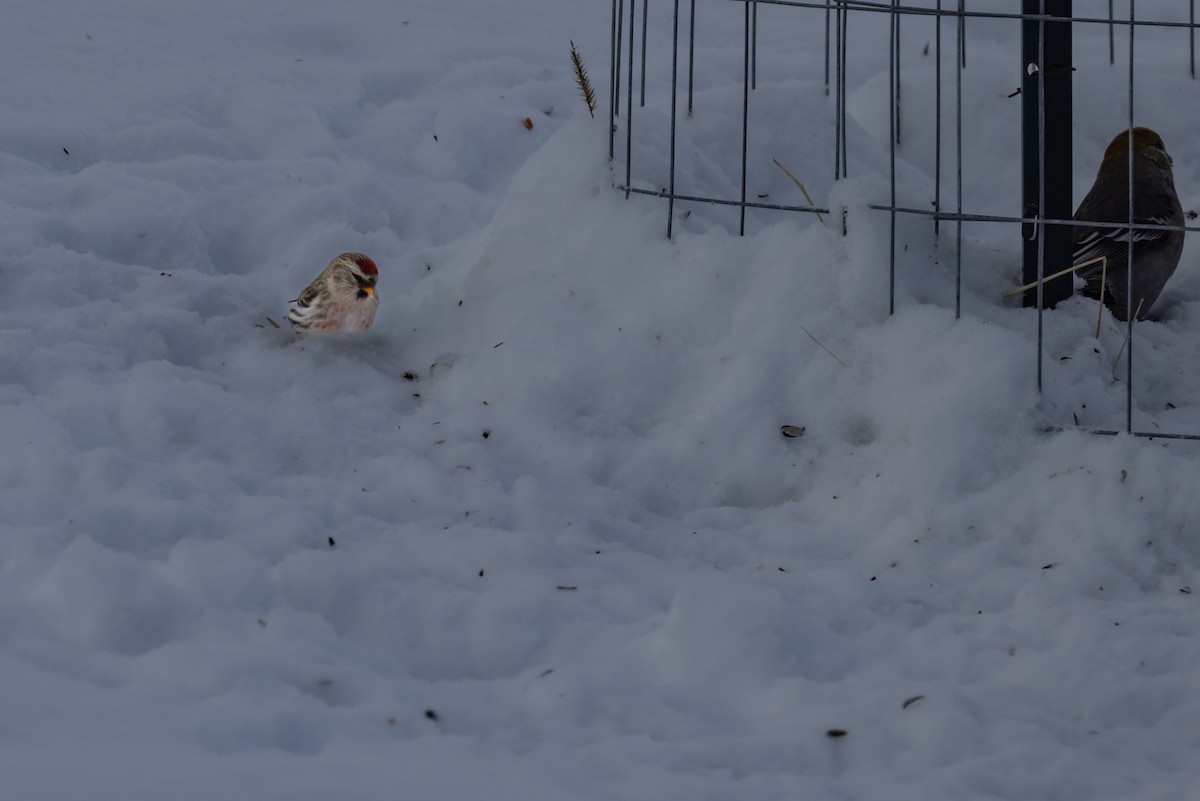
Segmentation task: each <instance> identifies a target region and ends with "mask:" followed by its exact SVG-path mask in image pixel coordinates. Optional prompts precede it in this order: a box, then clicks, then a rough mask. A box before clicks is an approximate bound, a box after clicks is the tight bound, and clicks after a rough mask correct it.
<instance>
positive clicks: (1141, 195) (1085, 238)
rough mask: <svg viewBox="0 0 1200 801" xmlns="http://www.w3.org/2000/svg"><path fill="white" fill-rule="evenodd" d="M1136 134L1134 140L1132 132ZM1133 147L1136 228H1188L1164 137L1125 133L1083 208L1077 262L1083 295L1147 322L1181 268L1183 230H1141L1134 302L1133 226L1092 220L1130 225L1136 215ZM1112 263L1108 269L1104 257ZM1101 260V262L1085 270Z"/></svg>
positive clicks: (1078, 217)
mask: <svg viewBox="0 0 1200 801" xmlns="http://www.w3.org/2000/svg"><path fill="white" fill-rule="evenodd" d="M1131 134H1132V135H1131ZM1131 140H1132V146H1133V223H1134V224H1142V225H1178V226H1181V227H1182V226H1183V207H1182V206H1181V205H1180V203H1179V196H1178V195H1177V194H1176V193H1175V179H1174V176H1173V174H1172V172H1171V167H1172V165H1173V162H1172V161H1171V157H1170V156H1169V155H1167V150H1166V147H1165V146H1164V145H1163V140H1162V137H1161V136H1159V135H1158V134H1157V133H1156V132H1154V131H1152V130H1151V129H1149V128H1133V129H1132V131H1128V130H1126V131H1122V132H1121V133H1119V134H1117V135H1116V136H1115V137H1114V138H1113V140H1112V142H1111V143H1109V145H1108V148H1107V149H1106V150H1105V151H1104V159H1103V161H1101V163H1100V170H1099V172H1098V173H1097V174H1096V181H1095V183H1093V184H1092V188H1091V189H1090V190H1089V191H1088V193H1087V195H1086V196H1085V197H1084V198H1083V202H1081V203H1080V204H1079V208H1078V209H1076V211H1075V221H1076V222H1078V223H1084V224H1083V225H1077V226H1075V229H1074V236H1073V240H1074V254H1073V256H1072V260H1071V264H1072V265H1073V266H1075V267H1077V268H1078V269H1077V274H1078V275H1079V276H1080V277H1081V278H1083V279H1084V280H1085V284H1084V287H1083V294H1084V295H1085V296H1087V297H1089V298H1096V299H1098V300H1102V301H1103V303H1104V305H1105V306H1107V307H1108V308H1109V309H1110V310H1111V311H1112V314H1113V316H1114V317H1116V318H1117V319H1118V320H1122V321H1127V320H1128V319H1129V316H1130V307H1132V308H1133V314H1135V315H1137V318H1138V319H1139V320H1140V319H1142V318H1144V317H1145V316H1146V315H1147V314H1148V313H1149V311H1150V307H1151V306H1153V305H1154V301H1155V300H1157V299H1158V296H1159V293H1161V292H1162V290H1163V286H1165V285H1166V283H1167V279H1169V278H1170V277H1171V275H1172V274H1173V273H1174V272H1175V268H1176V267H1177V266H1179V257H1180V255H1181V254H1182V253H1183V231H1182V230H1178V231H1170V230H1164V229H1150V230H1139V229H1136V228H1135V229H1134V230H1133V265H1134V266H1133V295H1132V297H1127V295H1128V287H1127V285H1126V283H1127V275H1128V270H1129V244H1130V242H1129V238H1130V231H1129V229H1128V228H1098V227H1095V226H1091V225H1087V224H1086V223H1089V222H1092V223H1095V222H1110V223H1127V222H1128V221H1129V219H1130V216H1129V178H1128V176H1129V152H1130V150H1129V149H1130V141H1131ZM1100 257H1105V259H1106V260H1107V268H1106V267H1105V263H1104V260H1101V258H1100ZM1093 260H1095V263H1093V264H1089V265H1087V266H1082V267H1081V266H1080V265H1085V264H1086V263H1087V262H1091V261H1093Z"/></svg>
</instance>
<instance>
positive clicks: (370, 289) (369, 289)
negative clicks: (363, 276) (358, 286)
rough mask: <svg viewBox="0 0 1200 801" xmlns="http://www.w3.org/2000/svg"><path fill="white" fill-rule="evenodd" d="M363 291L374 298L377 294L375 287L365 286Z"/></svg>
mask: <svg viewBox="0 0 1200 801" xmlns="http://www.w3.org/2000/svg"><path fill="white" fill-rule="evenodd" d="M362 289H363V292H366V293H367V294H368V295H372V296H374V294H375V287H373V286H364V287H363V288H362Z"/></svg>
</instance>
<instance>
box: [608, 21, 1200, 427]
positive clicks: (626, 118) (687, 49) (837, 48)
mask: <svg viewBox="0 0 1200 801" xmlns="http://www.w3.org/2000/svg"><path fill="white" fill-rule="evenodd" d="M668 1H669V3H670V9H669V13H670V22H669V25H670V37H671V39H670V54H669V60H670V81H669V90H668V92H669V101H668V106H669V110H668V114H669V133H668V134H667V138H668V140H669V150H668V155H667V164H666V176H667V177H666V181H665V182H664V183H665V186H658V187H656V188H651V187H650V186H646V185H638V184H639V183H642V184H645V183H646V182H645V181H644V180H643V181H640V182H639V181H638V180H637V176H636V175H635V173H634V169H635V161H636V160H635V142H636V141H637V140H636V136H637V134H638V130H639V124H638V122H637V117H636V114H638V113H639V111H640V110H641V109H643V108H645V107H646V79H647V65H648V63H649V62H648V56H650V55H654V54H655V53H656V51H658V50H660V49H663V48H664V46H663V45H661V44H656V45H655V46H653V47H652V46H651V44H650V40H649V36H648V29H649V28H650V22H649V13H650V7H651V5H652V4H654V3H655V2H656V0H642V2H641V3H640V4H639V3H638V2H637V0H612V36H611V60H610V65H611V69H610V74H609V81H610V86H609V89H610V91H609V109H608V113H609V143H608V145H609V159H610V160H612V161H614V162H618V163H621V162H623V164H622V166H623V177H619V178H618V180H617V184H616V186H617V189H619V190H620V191H623V192H625V195H626V197H629V196H630V195H631V194H638V195H648V196H652V197H658V198H662V199H664V200H665V201H666V205H667V214H666V234H667V237H668V238H670V237H672V236H673V235H674V233H675V232H674V222H675V219H676V204H677V203H680V202H682V203H692V204H707V205H709V206H715V207H731V208H734V209H736V211H737V215H738V218H737V229H738V232H739V234H742V235H744V234H745V232H746V220H747V212H748V211H758V210H763V211H770V212H787V213H800V214H816V215H829V214H831V213H832V212H831V209H830V208H826V207H821V206H817V205H815V204H812V202H811V200H810V201H809V205H795V204H792V205H789V204H780V203H771V202H766V201H765V200H764V199H763V198H761V197H757V198H754V197H750V196H749V194H748V187H747V175H748V171H747V158H748V154H749V147H748V143H749V141H750V134H751V128H750V126H751V122H752V116H751V113H750V109H751V97H752V95H753V94H754V93H755V92H756V90H757V89H758V79H759V74H758V73H759V62H760V53H759V41H760V32H759V10H760V6H762V7H773V8H775V7H778V8H787V9H792V10H794V12H795V13H796V14H806V15H808V16H807V18H806V24H807V26H809V27H810V28H811V27H812V26H814V25H815V26H820V29H823V41H824V59H823V62H824V69H823V76H822V78H823V85H824V94H825V95H826V96H831V98H832V104H833V128H834V131H833V149H832V153H831V154H829V156H830V157H831V159H830V167H831V168H832V170H831V171H832V176H833V180H834V181H840V180H844V179H846V178H848V177H849V176H850V174H851V163H852V162H851V159H850V154H849V144H850V142H849V139H848V136H847V127H848V126H847V118H848V112H847V98H848V91H847V74H848V72H849V69H848V64H850V63H853V62H854V61H857V60H858V59H859V56H860V55H861V54H863V53H867V54H869V55H870V56H873V57H878V55H879V52H880V50H881V48H878V44H879V43H878V41H877V40H870V41H868V40H866V39H865V38H864V37H862V36H858V34H857V29H860V28H863V27H865V26H863V25H862V24H861V23H862V21H863V20H864V19H866V18H867V16H868V15H870V16H871V17H872V18H875V19H879V18H882V17H886V19H887V45H886V47H887V51H886V52H887V77H888V87H887V106H888V108H887V115H888V131H889V135H888V163H887V172H888V185H889V192H888V197H887V198H886V200H884V199H880V201H879V202H875V203H870V204H869V208H870V209H872V210H874V211H877V212H880V213H886V214H888V215H889V218H890V219H889V230H890V244H889V247H890V259H889V265H888V287H889V290H888V291H889V306H888V307H889V313H894V312H895V309H896V251H897V236H896V227H897V220H898V219H900V218H914V219H916V218H923V219H926V220H928V221H929V222H930V223H931V225H932V228H933V236H934V238H935V241H939V238H942V237H945V238H948V239H950V243H949V244H950V246H951V247H950V248H949V249H950V250H951V251H952V253H953V259H954V264H953V271H954V276H955V278H954V280H955V290H954V311H955V316H956V318H957V317H959V316H961V314H962V280H963V224H964V223H971V224H974V223H983V224H989V225H991V224H995V225H1008V226H1012V227H1014V229H1015V230H1016V231H1017V232H1019V233H1018V234H1017V235H1018V236H1020V237H1023V238H1024V239H1025V240H1027V241H1030V242H1033V243H1035V244H1034V247H1036V248H1037V251H1036V256H1037V272H1036V275H1037V276H1042V277H1043V278H1042V279H1040V280H1037V281H1036V286H1033V287H1031V288H1030V289H1029V297H1030V299H1032V300H1033V301H1034V302H1033V303H1031V304H1030V305H1036V307H1037V316H1036V320H1037V354H1036V377H1037V378H1036V380H1037V385H1038V389H1039V391H1041V390H1042V388H1043V387H1042V383H1043V365H1044V362H1045V360H1046V354H1045V342H1044V335H1043V331H1044V324H1043V320H1044V311H1045V309H1044V307H1045V305H1046V304H1045V303H1044V302H1043V300H1044V298H1043V288H1044V286H1045V284H1046V283H1047V279H1046V278H1045V276H1047V275H1048V272H1054V271H1053V270H1049V271H1048V270H1047V260H1046V255H1045V252H1044V247H1045V246H1044V241H1045V240H1046V238H1047V237H1046V236H1043V235H1042V232H1045V231H1047V230H1050V229H1052V228H1053V227H1054V226H1063V227H1064V228H1063V230H1065V231H1070V230H1071V228H1073V227H1074V226H1076V225H1084V224H1086V225H1088V226H1089V227H1093V228H1096V227H1110V228H1118V229H1123V230H1125V231H1127V235H1128V237H1129V240H1128V242H1129V245H1130V253H1131V254H1132V252H1133V248H1132V243H1133V237H1134V233H1135V232H1137V231H1144V230H1147V229H1153V230H1174V231H1187V232H1195V231H1200V226H1189V225H1183V226H1163V225H1148V224H1138V223H1135V222H1134V217H1133V197H1132V196H1133V185H1134V182H1133V181H1129V182H1128V185H1129V195H1130V197H1129V210H1130V213H1129V219H1128V220H1127V221H1125V222H1120V223H1112V222H1103V221H1082V220H1081V221H1076V220H1074V219H1072V218H1071V216H1070V214H1071V210H1070V209H1067V210H1066V212H1065V213H1063V214H1061V216H1047V215H1046V214H1045V213H1040V212H1039V210H1044V209H1046V208H1047V206H1046V205H1045V203H1044V202H1040V203H1038V204H1037V206H1036V208H1034V209H1033V210H1032V213H1030V209H1028V208H1027V209H1025V210H1024V211H1023V213H1021V214H1012V215H1010V214H1003V213H989V212H984V211H980V210H976V209H972V208H970V202H969V201H970V200H971V199H970V198H968V197H967V196H966V195H965V194H964V180H963V169H964V154H963V142H964V110H963V109H964V105H963V76H964V72H965V71H966V70H967V59H968V45H969V43H970V42H971V41H972V38H971V36H970V35H969V32H970V31H972V29H973V28H975V27H976V26H981V25H983V24H985V23H991V22H997V23H1005V22H1007V23H1010V24H1015V25H1020V24H1029V23H1033V24H1036V25H1037V28H1038V39H1037V43H1038V49H1037V50H1036V63H1030V64H1027V65H1025V66H1026V73H1027V75H1029V76H1031V80H1032V81H1033V84H1031V85H1030V86H1031V88H1036V91H1037V101H1036V102H1037V111H1036V125H1037V131H1036V133H1037V139H1036V141H1037V153H1036V158H1037V159H1038V161H1037V165H1038V167H1039V175H1038V181H1039V185H1040V186H1043V187H1044V185H1045V175H1046V173H1045V167H1046V160H1047V153H1046V141H1047V126H1046V105H1047V100H1046V97H1047V95H1046V91H1045V89H1046V81H1047V80H1048V78H1049V79H1053V77H1054V76H1053V74H1052V73H1053V71H1052V70H1047V69H1041V68H1040V65H1043V64H1047V63H1048V62H1047V61H1046V52H1045V50H1044V42H1045V40H1046V39H1045V35H1044V31H1045V28H1046V26H1050V25H1054V24H1062V23H1063V21H1064V20H1063V16H1061V13H1060V14H1058V15H1055V14H1051V13H1048V12H1049V9H1048V8H1047V6H1048V5H1050V4H1051V3H1053V2H1055V0H1041V2H1032V3H1031V2H1030V0H1025V6H1024V8H1023V10H1021V11H1003V10H996V11H992V10H979V9H975V10H968V9H967V8H966V2H965V0H957V2H953V3H952V2H949V1H948V0H947V2H943V0H926V2H925V3H924V4H923V5H922V4H918V2H919V0H915V1H914V2H908V3H905V4H901V3H900V2H899V0H888V1H887V2H882V1H879V2H871V1H870V0H819V1H818V0H809V1H808V2H805V1H804V0H699V2H698V0H668ZM1058 3H1059V7H1060V8H1061V7H1063V5H1064V4H1063V2H1062V0H1058ZM738 5H740V6H741V7H742V8H741V9H740V20H739V22H740V31H739V33H740V34H741V40H742V42H741V44H742V54H741V55H742V58H741V63H740V65H738V67H735V68H734V69H735V70H736V71H737V72H738V73H740V74H738V75H735V76H730V78H731V80H737V79H740V84H741V86H740V101H741V108H740V122H741V136H740V152H739V153H738V154H737V155H739V156H740V183H739V186H738V188H737V191H736V192H720V191H692V192H681V191H677V178H678V177H679V169H680V167H679V158H678V153H677V147H678V128H679V123H680V119H679V117H680V114H681V112H682V113H685V114H686V115H687V117H689V118H690V117H692V116H693V115H694V114H695V113H696V75H697V69H698V67H697V52H698V50H697V21H698V20H703V19H704V15H706V14H715V13H718V12H721V13H724V12H725V11H727V10H728V9H730V8H731V7H733V8H736V6H738ZM1014 5H1017V4H1016V3H1014ZM1076 5H1086V7H1087V8H1088V10H1090V11H1092V12H1093V13H1094V12H1095V11H1096V10H1097V9H1098V8H1099V7H1100V4H1099V3H1095V2H1092V3H1087V4H1076ZM1146 5H1147V6H1149V7H1150V8H1151V9H1152V13H1151V14H1142V15H1140V16H1139V13H1138V4H1137V2H1136V0H1126V1H1125V2H1122V3H1121V4H1120V7H1119V8H1114V2H1113V0H1108V2H1107V9H1106V13H1104V14H1102V15H1101V16H1087V15H1073V14H1072V15H1070V16H1069V17H1068V20H1069V24H1070V25H1072V26H1089V27H1090V30H1092V31H1095V30H1096V29H1097V28H1103V29H1105V31H1106V33H1107V37H1106V38H1107V45H1108V60H1109V63H1110V64H1115V63H1116V61H1117V58H1118V54H1120V55H1121V56H1122V58H1125V57H1127V59H1128V70H1127V75H1126V86H1125V87H1124V88H1123V90H1122V94H1123V96H1124V98H1123V99H1124V102H1125V104H1126V111H1127V113H1126V114H1125V115H1124V119H1125V121H1126V122H1127V125H1126V127H1127V128H1128V129H1132V128H1134V127H1135V123H1134V117H1135V108H1136V101H1137V91H1136V71H1137V63H1138V56H1139V54H1140V53H1139V50H1138V47H1137V43H1138V36H1139V31H1145V30H1147V29H1156V30H1159V31H1175V32H1176V34H1177V35H1178V42H1177V43H1175V44H1173V45H1168V47H1169V48H1170V49H1171V53H1172V54H1174V53H1175V51H1176V50H1178V52H1179V63H1180V70H1181V71H1185V73H1186V74H1187V75H1188V76H1189V77H1190V78H1191V79H1193V80H1194V79H1195V77H1196V33H1197V23H1196V9H1195V5H1196V2H1195V0H1187V9H1186V13H1187V19H1186V20H1182V19H1157V18H1154V16H1153V12H1161V11H1162V10H1163V8H1164V7H1165V6H1167V4H1164V3H1158V2H1156V3H1153V4H1146ZM698 6H699V8H698ZM1170 6H1171V11H1172V12H1173V13H1174V14H1175V15H1176V16H1179V12H1180V11H1181V7H1180V6H1179V5H1178V4H1175V3H1172V4H1170ZM1065 7H1066V8H1068V9H1070V7H1071V3H1070V2H1066V3H1065ZM660 8H661V6H660ZM1118 11H1121V12H1127V13H1124V14H1118V13H1117V12H1118ZM1068 13H1070V12H1068ZM918 19H922V20H925V21H926V23H928V22H930V21H931V22H932V25H933V28H934V35H933V38H932V44H933V53H932V54H931V55H932V60H933V65H934V88H933V101H932V107H933V119H932V120H928V121H925V122H926V123H927V124H929V125H931V126H932V128H933V130H934V148H933V152H934V157H933V182H932V183H933V199H932V203H931V205H930V207H929V208H921V207H917V206H914V205H906V204H902V203H900V202H899V199H898V191H897V190H898V187H899V186H900V181H899V180H898V176H897V162H898V154H897V147H898V146H899V145H901V143H902V126H901V119H902V114H905V113H906V112H907V111H908V110H907V109H906V108H905V106H904V104H903V103H902V100H903V98H902V93H901V80H900V78H901V75H902V73H903V70H904V68H905V64H904V63H903V62H902V48H901V46H900V45H901V29H902V26H904V25H907V24H911V21H913V20H918ZM944 27H949V28H951V30H950V31H949V33H950V36H949V37H946V36H944V35H943V34H944V32H945V31H944V30H943V28H944ZM1142 35H1143V36H1145V34H1142ZM947 38H948V39H950V40H951V41H952V44H951V45H949V46H947V45H946V44H945V40H946V39H947ZM1119 48H1120V49H1119ZM926 49H927V50H928V49H929V46H928V45H927V47H926ZM951 50H952V51H953V52H952V53H951V52H949V51H951ZM1122 51H1124V52H1122ZM661 62H662V59H657V60H655V63H656V64H660V63H661ZM946 65H949V72H950V78H949V80H947V78H946V76H945V74H944V73H945V72H946ZM681 66H682V69H681ZM1072 69H1073V68H1072ZM1048 73H1050V75H1048ZM947 84H949V85H947ZM1019 92H1020V89H1018V90H1017V91H1016V92H1014V93H1013V94H1014V95H1016V94H1018V93H1019ZM944 114H952V115H953V124H952V128H948V130H952V131H953V134H952V139H953V141H952V142H951V143H950V152H949V153H947V152H946V151H947V148H946V147H945V146H944V145H945V143H944V142H943V122H944V120H943V115H944ZM1068 119H1069V118H1068ZM921 124H922V121H921V120H919V119H918V120H916V121H913V120H911V119H910V120H909V122H908V125H906V126H905V127H904V130H910V131H911V130H912V129H913V126H919V125H921ZM1027 124H1028V121H1027ZM622 137H623V139H624V141H623V143H622V142H621V141H620V140H621V138H622ZM727 144H728V143H727ZM620 145H623V150H624V152H623V154H622V153H621V152H620V149H619V146H620ZM730 146H731V145H730ZM1068 147H1069V145H1068ZM1054 155H1055V154H1051V157H1052V160H1053V156H1054ZM622 156H623V158H622ZM1026 157H1033V156H1032V154H1028V153H1027V154H1026ZM639 166H640V165H639ZM779 166H781V167H782V165H779ZM1067 168H1068V169H1069V168H1070V152H1069V151H1068V152H1067ZM785 171H786V170H785ZM1130 172H1131V174H1132V151H1131V154H1130ZM951 174H952V175H953V183H952V197H944V196H943V195H944V193H943V185H944V183H946V184H949V183H950V182H949V176H950V175H951ZM789 176H790V173H789ZM806 194H807V193H806ZM1041 200H1042V201H1044V200H1045V196H1044V191H1043V194H1042V196H1041ZM841 224H842V233H843V234H846V219H845V211H844V210H843V211H842V220H841ZM1133 272H1134V270H1133V267H1132V255H1131V265H1130V269H1128V270H1127V276H1128V280H1130V281H1131V280H1132V276H1133ZM1126 296H1127V297H1132V287H1130V292H1129V293H1128V294H1127V295H1126ZM1127 316H1128V317H1129V320H1128V321H1127V334H1126V341H1125V344H1124V346H1123V350H1122V354H1123V355H1124V359H1125V389H1126V397H1125V425H1124V427H1123V430H1120V431H1118V430H1115V429H1112V428H1104V429H1091V431H1092V433H1095V434H1101V435H1115V434H1118V433H1125V434H1129V435H1133V436H1136V437H1148V438H1161V439H1187V440H1200V433H1184V432H1168V431H1161V430H1155V431H1146V430H1135V426H1134V399H1133V386H1134V365H1135V357H1134V351H1135V349H1134V338H1133V332H1134V327H1135V325H1136V324H1137V321H1136V319H1135V318H1136V316H1137V315H1136V314H1127ZM1119 358H1120V356H1119V357H1118V359H1119Z"/></svg>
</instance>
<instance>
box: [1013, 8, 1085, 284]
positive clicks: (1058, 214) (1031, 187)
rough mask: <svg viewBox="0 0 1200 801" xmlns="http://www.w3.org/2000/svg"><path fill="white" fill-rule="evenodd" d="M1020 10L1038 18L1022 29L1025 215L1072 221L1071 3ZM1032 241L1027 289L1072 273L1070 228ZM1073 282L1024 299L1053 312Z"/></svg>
mask: <svg viewBox="0 0 1200 801" xmlns="http://www.w3.org/2000/svg"><path fill="white" fill-rule="evenodd" d="M1021 5H1022V12H1023V13H1025V14H1030V15H1032V17H1033V18H1031V19H1025V20H1022V22H1021V163H1022V164H1021V166H1022V181H1021V185H1022V190H1021V191H1022V202H1023V205H1024V211H1023V216H1025V217H1027V218H1028V217H1037V218H1040V219H1052V220H1053V219H1057V220H1069V219H1071V217H1072V215H1073V214H1074V211H1075V209H1074V206H1073V203H1072V199H1071V166H1072V159H1071V69H1072V67H1071V0H1022V4H1021ZM1052 17H1053V18H1054V19H1051V18H1052ZM1059 20H1061V21H1059ZM1043 60H1044V61H1045V63H1044V64H1043V63H1042V61H1043ZM1043 90H1044V92H1045V96H1044V97H1043V95H1042V91H1043ZM1026 234H1027V235H1026V236H1025V237H1024V240H1025V241H1024V262H1023V264H1024V267H1023V277H1024V280H1023V282H1024V283H1026V284H1032V283H1034V282H1035V281H1037V280H1038V279H1039V278H1040V277H1041V276H1043V275H1048V274H1051V273H1055V272H1058V271H1059V270H1063V269H1066V268H1067V267H1070V266H1071V255H1072V252H1073V250H1074V248H1073V246H1072V229H1071V227H1070V226H1067V225H1048V226H1044V225H1041V226H1037V227H1036V228H1028V227H1027V228H1026ZM1039 239H1040V240H1042V241H1041V242H1039ZM1039 251H1040V253H1039ZM1039 256H1040V258H1039ZM1072 281H1073V276H1072V275H1070V274H1068V275H1064V276H1062V277H1061V278H1056V279H1054V280H1052V281H1047V282H1045V283H1044V284H1043V285H1042V286H1041V291H1040V292H1039V291H1038V287H1034V288H1033V289H1030V290H1028V291H1026V292H1025V294H1024V305H1026V306H1037V305H1038V298H1039V297H1040V298H1041V302H1042V308H1051V307H1053V306H1054V304H1056V303H1058V302H1059V301H1060V300H1064V299H1066V298H1069V297H1070V296H1071V292H1072Z"/></svg>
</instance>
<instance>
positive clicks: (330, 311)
mask: <svg viewBox="0 0 1200 801" xmlns="http://www.w3.org/2000/svg"><path fill="white" fill-rule="evenodd" d="M378 280H379V268H378V267H376V266H375V262H373V261H371V259H369V258H367V257H366V256H364V255H363V254H361V253H343V254H342V255H340V256H338V257H337V258H336V259H334V260H333V261H331V262H329V265H328V266H327V267H326V268H325V269H324V270H322V271H321V274H320V275H318V276H317V277H316V278H315V279H313V282H312V283H311V284H309V285H308V286H307V287H305V289H304V291H303V292H301V293H300V297H298V298H296V300H295V301H293V303H295V306H293V307H292V309H291V310H290V311H289V312H288V322H289V323H291V324H292V328H294V329H295V330H296V332H297V333H299V334H319V333H329V332H333V331H345V332H350V333H353V332H357V331H366V330H367V329H368V328H370V327H371V323H372V322H374V320H375V309H376V308H377V307H378V306H379V296H378V295H376V294H375V283H376V282H377V281H378Z"/></svg>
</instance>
